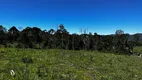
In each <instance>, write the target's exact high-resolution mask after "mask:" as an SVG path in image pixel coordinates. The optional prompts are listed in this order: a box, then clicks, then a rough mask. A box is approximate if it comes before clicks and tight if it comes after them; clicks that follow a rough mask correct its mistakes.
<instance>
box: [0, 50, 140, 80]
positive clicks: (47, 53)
mask: <svg viewBox="0 0 142 80" xmlns="http://www.w3.org/2000/svg"><path fill="white" fill-rule="evenodd" d="M10 70H14V72H15V74H16V75H15V77H13V76H11V74H10ZM0 80H142V58H138V57H133V56H127V55H117V54H112V53H101V52H89V51H88V52H87V51H63V50H55V49H54V50H52V49H50V50H34V49H16V48H1V49H0Z"/></svg>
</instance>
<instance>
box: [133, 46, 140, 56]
mask: <svg viewBox="0 0 142 80" xmlns="http://www.w3.org/2000/svg"><path fill="white" fill-rule="evenodd" d="M134 52H137V53H138V54H142V46H137V47H135V48H134Z"/></svg>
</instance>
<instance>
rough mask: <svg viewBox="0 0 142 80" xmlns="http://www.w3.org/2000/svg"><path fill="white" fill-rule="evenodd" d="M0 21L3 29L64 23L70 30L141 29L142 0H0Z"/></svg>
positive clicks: (127, 30)
mask: <svg viewBox="0 0 142 80" xmlns="http://www.w3.org/2000/svg"><path fill="white" fill-rule="evenodd" d="M0 24H1V25H3V26H4V27H6V28H7V29H8V28H10V27H11V26H13V25H14V26H16V27H17V28H20V27H22V28H25V27H27V26H30V27H34V26H37V27H40V28H41V29H43V30H44V29H47V30H49V29H51V28H53V29H56V26H57V25H59V24H64V26H65V28H66V29H67V30H68V31H69V32H70V33H79V29H80V28H82V29H84V28H88V31H89V32H92V33H94V32H97V33H98V34H113V33H115V31H116V30H117V29H122V30H124V32H125V33H130V34H134V33H142V0H0Z"/></svg>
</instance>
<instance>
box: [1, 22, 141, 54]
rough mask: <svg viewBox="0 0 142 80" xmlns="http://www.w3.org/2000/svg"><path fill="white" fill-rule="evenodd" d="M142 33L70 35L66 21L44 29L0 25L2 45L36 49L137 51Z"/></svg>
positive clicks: (82, 33)
mask: <svg viewBox="0 0 142 80" xmlns="http://www.w3.org/2000/svg"><path fill="white" fill-rule="evenodd" d="M141 38H142V34H134V35H129V34H125V33H124V31H123V30H116V33H114V34H113V35H99V34H97V33H91V32H89V33H87V30H86V29H84V30H82V29H81V34H69V32H68V31H67V30H66V29H65V27H64V25H63V24H60V25H59V26H58V29H57V30H54V29H50V30H49V31H46V30H41V29H40V28H38V27H26V28H25V29H23V30H21V31H19V30H18V29H17V28H16V27H15V26H12V27H11V28H10V29H9V30H7V29H6V28H5V27H3V26H2V25H0V47H15V48H33V49H66V50H91V51H94V50H96V51H103V52H115V53H120V54H129V55H130V54H133V52H132V51H133V47H134V46H141V45H142V40H141Z"/></svg>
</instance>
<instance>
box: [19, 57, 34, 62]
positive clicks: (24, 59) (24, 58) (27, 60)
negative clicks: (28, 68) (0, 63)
mask: <svg viewBox="0 0 142 80" xmlns="http://www.w3.org/2000/svg"><path fill="white" fill-rule="evenodd" d="M21 61H22V62H23V63H25V64H31V63H33V60H32V58H31V57H27V56H26V57H23V58H22V59H21Z"/></svg>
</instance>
